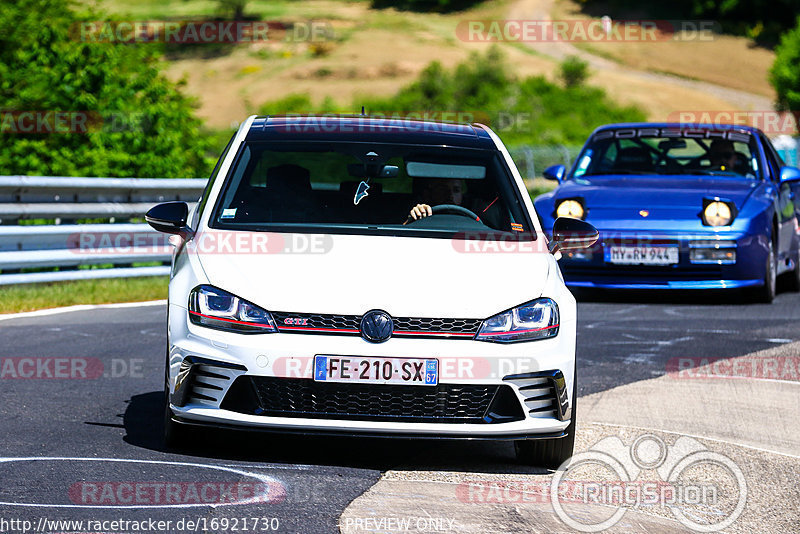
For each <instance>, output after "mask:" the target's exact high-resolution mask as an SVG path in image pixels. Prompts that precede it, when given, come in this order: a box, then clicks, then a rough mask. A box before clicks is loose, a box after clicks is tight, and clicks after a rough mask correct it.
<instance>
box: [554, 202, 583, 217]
mask: <svg viewBox="0 0 800 534" xmlns="http://www.w3.org/2000/svg"><path fill="white" fill-rule="evenodd" d="M556 215H558V216H559V217H571V218H573V219H581V220H583V216H584V215H585V213H584V209H583V205H581V203H580V202H578V201H577V200H563V201H561V203H560V204H559V205H558V207H557V208H556Z"/></svg>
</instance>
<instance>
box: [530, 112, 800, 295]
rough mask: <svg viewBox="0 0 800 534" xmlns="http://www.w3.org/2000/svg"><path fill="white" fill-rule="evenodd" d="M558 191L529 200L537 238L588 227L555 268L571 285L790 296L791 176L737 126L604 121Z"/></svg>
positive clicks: (769, 149)
mask: <svg viewBox="0 0 800 534" xmlns="http://www.w3.org/2000/svg"><path fill="white" fill-rule="evenodd" d="M544 175H545V177H547V178H549V179H553V180H558V182H559V185H558V187H557V188H556V189H555V190H554V191H552V192H550V193H547V194H545V195H541V196H539V197H537V198H536V200H535V206H536V211H537V213H538V214H539V216H540V218H541V223H542V227H543V228H544V230H545V232H548V233H549V232H551V231H552V228H553V222H554V221H555V219H556V218H557V217H574V218H576V219H582V220H585V221H588V222H589V223H591V224H592V225H594V226H595V227H596V228H597V229H598V230H599V231H600V240H598V242H597V244H596V245H595V246H594V247H592V248H590V249H586V250H581V251H576V252H571V253H565V254H564V255H563V257H562V259H561V261H560V265H561V270H562V272H563V274H564V278H565V280H566V282H567V285H569V286H570V287H573V288H582V287H583V288H620V289H623V288H625V289H726V288H746V290H747V291H748V292H749V293H750V294H751V296H752V297H754V298H755V299H756V300H759V301H763V302H770V301H772V299H773V298H774V297H775V287H776V277H777V276H778V275H781V274H784V273H786V276H787V277H788V278H789V281H788V282H789V284H790V285H791V287H792V288H793V289H794V290H800V228H799V227H798V217H800V197H798V193H799V192H800V191H798V189H800V170H798V169H797V168H794V167H788V166H786V165H785V164H784V162H783V160H782V159H781V158H780V156H779V155H778V153H777V152H776V151H775V148H774V147H773V146H772V143H770V141H769V139H767V137H766V136H765V135H764V134H763V133H762V132H761V131H760V130H758V129H756V128H751V127H746V126H724V125H723V126H719V125H716V126H706V125H685V124H650V123H644V124H613V125H608V126H603V127H600V128H598V129H597V130H595V131H594V132H593V133H592V135H591V136H590V137H589V140H588V141H587V142H586V145H585V146H584V147H583V149H582V151H581V153H580V155H579V156H578V158H577V160H576V162H575V164H574V165H573V167H572V169H571V170H569V172H567V169H566V168H565V167H564V166H563V165H556V166H553V167H550V168H548V169H547V170H546V171H545V172H544Z"/></svg>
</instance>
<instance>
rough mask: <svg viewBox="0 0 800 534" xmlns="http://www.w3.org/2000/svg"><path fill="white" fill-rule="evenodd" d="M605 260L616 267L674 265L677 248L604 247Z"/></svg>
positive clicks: (676, 259)
mask: <svg viewBox="0 0 800 534" xmlns="http://www.w3.org/2000/svg"><path fill="white" fill-rule="evenodd" d="M605 260H606V263H614V264H617V265H674V264H676V263H678V247H676V246H663V247H659V246H655V247H650V246H639V247H606V248H605Z"/></svg>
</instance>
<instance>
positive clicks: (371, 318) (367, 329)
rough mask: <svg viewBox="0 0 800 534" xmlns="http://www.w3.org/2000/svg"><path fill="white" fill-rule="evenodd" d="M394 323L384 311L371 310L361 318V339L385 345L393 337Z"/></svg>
mask: <svg viewBox="0 0 800 534" xmlns="http://www.w3.org/2000/svg"><path fill="white" fill-rule="evenodd" d="M393 330H394V321H392V317H391V316H390V315H389V314H388V313H386V312H385V311H382V310H371V311H368V312H367V313H365V314H364V316H363V317H362V318H361V337H363V338H364V339H366V340H367V341H371V342H372V343H383V342H384V341H386V340H387V339H389V338H390V337H392V331H393Z"/></svg>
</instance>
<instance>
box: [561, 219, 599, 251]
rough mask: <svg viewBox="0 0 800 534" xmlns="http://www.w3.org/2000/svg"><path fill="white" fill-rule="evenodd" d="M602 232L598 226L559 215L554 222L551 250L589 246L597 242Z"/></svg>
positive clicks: (577, 248) (578, 248) (567, 249)
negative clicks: (598, 229)
mask: <svg viewBox="0 0 800 534" xmlns="http://www.w3.org/2000/svg"><path fill="white" fill-rule="evenodd" d="M599 237H600V233H599V232H598V231H597V228H595V227H594V226H592V225H591V224H589V223H587V222H586V221H582V220H580V219H573V218H571V217H559V218H558V219H556V221H555V222H554V223H553V239H552V241H550V252H551V253H552V254H555V253H556V252H558V251H569V250H580V249H584V248H589V247H591V246H592V245H594V244H595V243H596V242H597V239H598V238H599Z"/></svg>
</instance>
